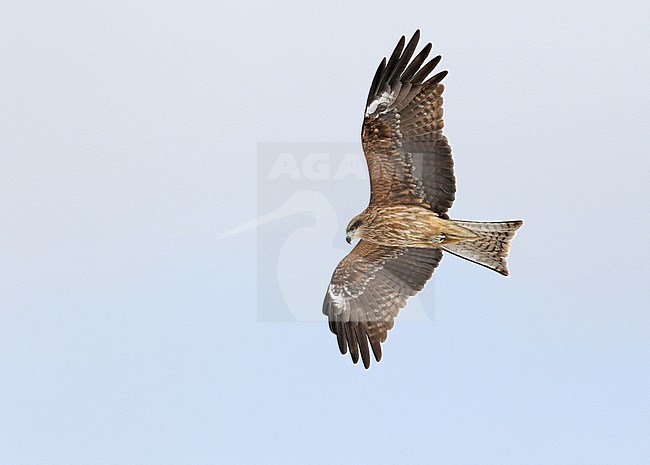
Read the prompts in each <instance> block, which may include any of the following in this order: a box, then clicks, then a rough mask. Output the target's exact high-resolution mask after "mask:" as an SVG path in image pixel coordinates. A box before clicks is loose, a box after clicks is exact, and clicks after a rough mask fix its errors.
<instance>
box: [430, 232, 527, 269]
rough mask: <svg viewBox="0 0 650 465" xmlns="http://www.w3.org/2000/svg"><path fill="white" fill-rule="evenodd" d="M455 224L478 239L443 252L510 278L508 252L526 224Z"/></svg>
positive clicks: (455, 245)
mask: <svg viewBox="0 0 650 465" xmlns="http://www.w3.org/2000/svg"><path fill="white" fill-rule="evenodd" d="M454 223H456V224H457V225H458V226H461V227H463V228H467V229H469V230H470V231H472V232H473V233H475V234H476V235H477V236H478V237H477V238H476V239H471V240H468V241H464V242H459V243H456V244H449V245H445V246H444V247H443V250H445V251H447V252H449V253H452V254H454V255H457V256H459V257H461V258H464V259H465V260H469V261H470V262H474V263H477V264H479V265H482V266H485V267H487V268H490V269H491V270H494V271H496V272H497V273H501V274H502V275H504V276H508V264H507V262H506V258H508V252H509V251H510V241H512V239H513V238H514V237H515V234H516V233H517V230H518V229H519V228H520V227H521V225H522V224H524V223H523V221H518V220H516V221H501V222H480V221H458V220H454Z"/></svg>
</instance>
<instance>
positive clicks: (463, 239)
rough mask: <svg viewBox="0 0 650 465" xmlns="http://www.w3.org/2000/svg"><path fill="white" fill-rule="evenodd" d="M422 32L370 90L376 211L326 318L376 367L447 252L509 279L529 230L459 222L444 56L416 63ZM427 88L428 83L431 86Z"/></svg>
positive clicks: (338, 274)
mask: <svg viewBox="0 0 650 465" xmlns="http://www.w3.org/2000/svg"><path fill="white" fill-rule="evenodd" d="M419 38H420V31H416V33H415V34H414V35H413V37H412V38H411V40H410V41H409V42H408V44H406V45H405V42H406V39H405V37H402V38H401V39H400V41H399V43H398V44H397V47H395V50H394V51H393V53H392V55H391V56H390V58H389V59H388V61H387V60H386V58H384V59H383V60H382V62H381V63H380V64H379V68H377V72H376V73H375V77H374V79H373V81H372V84H371V86H370V92H369V94H368V100H367V102H366V112H365V116H364V120H363V128H362V133H361V135H362V144H363V150H364V153H365V156H366V161H367V163H368V171H369V173H370V188H371V189H370V190H371V195H370V203H369V205H368V207H367V208H366V209H365V210H364V211H363V212H361V213H360V214H359V215H357V216H355V217H354V218H353V219H352V221H350V224H349V225H348V227H347V229H346V239H347V241H348V243H351V242H352V240H353V239H355V238H359V239H361V240H360V241H359V243H358V244H357V245H356V247H355V248H354V249H353V250H352V251H351V252H350V253H349V254H348V256H346V257H345V258H344V259H343V260H341V262H340V263H339V265H338V266H337V267H336V270H334V274H333V275H332V280H331V282H330V285H329V287H328V290H327V294H326V295H325V302H324V303H323V313H324V314H325V315H327V317H328V319H329V326H330V329H331V331H332V332H333V333H334V334H336V337H337V341H338V345H339V349H340V351H341V353H342V354H345V353H346V352H348V351H349V352H350V355H351V357H352V360H353V361H354V363H357V362H358V361H359V357H361V359H362V361H363V364H364V366H365V367H366V368H368V367H369V366H370V351H372V352H373V353H374V356H375V359H376V360H377V361H379V360H381V343H382V342H384V341H385V340H386V336H387V334H388V330H389V329H391V328H392V327H393V320H394V318H395V317H396V316H397V313H398V312H399V310H400V309H402V308H404V306H405V305H406V299H408V298H409V297H411V296H413V295H415V294H416V293H417V292H418V291H420V290H421V289H422V288H423V287H424V284H425V283H426V282H427V280H428V279H429V278H430V277H431V275H432V274H433V270H434V269H435V268H436V266H438V263H439V262H440V260H441V259H442V251H446V252H449V253H451V254H454V255H457V256H459V257H461V258H464V259H466V260H470V261H472V262H474V263H478V264H479V265H482V266H485V267H488V268H490V269H492V270H494V271H496V272H498V273H501V274H503V275H507V274H508V268H507V264H506V258H507V256H508V252H509V249H510V241H511V240H512V238H513V237H514V235H515V233H516V231H517V229H519V227H521V225H522V222H521V221H505V222H492V223H486V222H476V221H460V220H451V219H449V217H448V216H447V210H449V208H450V207H451V205H452V203H453V201H454V199H455V194H456V179H455V177H454V163H453V160H452V158H451V147H450V146H449V143H448V142H447V138H446V137H445V136H444V135H443V133H442V129H443V127H444V122H443V118H442V116H443V112H442V93H443V91H444V86H443V85H442V84H441V83H440V81H441V80H442V79H443V78H444V77H445V76H446V75H447V71H442V72H440V73H438V74H435V75H434V76H432V77H430V78H428V76H429V75H430V74H431V72H432V71H433V69H434V68H435V66H436V65H437V64H438V62H439V61H440V56H436V57H435V58H432V59H431V60H429V61H428V62H426V64H425V60H426V58H427V56H428V55H429V53H430V51H431V48H432V46H431V44H427V45H426V46H425V47H424V48H423V49H422V51H420V52H419V53H418V54H417V55H416V56H415V58H413V59H412V60H411V58H412V57H413V54H414V52H415V49H416V47H417V43H418V40H419ZM427 78H428V79H427Z"/></svg>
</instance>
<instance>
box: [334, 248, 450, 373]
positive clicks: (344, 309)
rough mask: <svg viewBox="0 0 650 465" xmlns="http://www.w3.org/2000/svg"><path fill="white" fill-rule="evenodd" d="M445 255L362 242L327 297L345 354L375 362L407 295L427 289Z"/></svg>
mask: <svg viewBox="0 0 650 465" xmlns="http://www.w3.org/2000/svg"><path fill="white" fill-rule="evenodd" d="M441 258H442V251H441V250H440V249H415V248H406V247H386V246H382V245H378V244H374V243H372V242H367V241H363V240H362V241H360V242H359V243H358V244H357V245H356V247H355V248H354V249H352V251H351V252H350V253H349V254H348V255H347V256H346V257H345V258H344V259H343V260H341V263H339V265H338V266H337V267H336V270H335V271H334V274H333V275H332V280H331V282H330V285H329V287H328V290H327V294H326V295H325V301H324V302H323V313H324V314H325V315H327V317H328V320H329V327H330V330H331V331H332V332H333V333H334V334H336V338H337V342H338V346H339V350H340V352H341V353H342V354H345V353H347V352H348V350H349V352H350V356H351V358H352V361H353V362H354V363H357V362H358V361H359V359H361V360H362V361H363V365H364V366H365V367H366V368H368V367H369V366H370V352H371V351H372V353H373V354H374V357H375V359H376V360H377V361H379V360H381V356H382V352H381V343H382V342H384V341H385V340H386V337H387V335H388V331H389V330H390V329H391V328H392V327H393V324H394V319H395V318H396V317H397V314H398V313H399V311H400V310H401V309H402V308H404V307H405V306H406V300H407V299H408V298H409V297H411V296H413V295H415V294H416V293H417V292H418V291H420V290H421V289H422V287H423V286H424V284H425V283H426V282H427V280H428V279H429V278H431V275H432V274H433V270H434V269H435V268H436V266H438V263H439V262H440V260H441Z"/></svg>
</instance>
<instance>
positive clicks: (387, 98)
mask: <svg viewBox="0 0 650 465" xmlns="http://www.w3.org/2000/svg"><path fill="white" fill-rule="evenodd" d="M395 98H396V95H395V91H392V92H383V93H382V94H381V95H380V96H379V98H378V99H375V100H373V101H372V102H370V105H368V108H366V116H368V115H371V114H373V113H374V112H376V111H377V108H379V105H383V104H386V110H387V109H388V107H389V106H390V105H391V104H392V103H393V102H395ZM386 110H384V111H383V112H382V113H386Z"/></svg>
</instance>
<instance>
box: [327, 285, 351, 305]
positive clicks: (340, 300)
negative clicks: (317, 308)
mask: <svg viewBox="0 0 650 465" xmlns="http://www.w3.org/2000/svg"><path fill="white" fill-rule="evenodd" d="M327 293H328V294H329V295H330V297H331V298H332V301H333V302H334V303H335V304H336V306H337V307H339V308H341V309H342V310H345V309H346V308H347V305H348V302H347V299H346V298H345V297H343V292H342V290H341V289H338V293H337V292H336V288H335V287H334V285H333V284H330V285H329V287H328V289H327Z"/></svg>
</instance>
